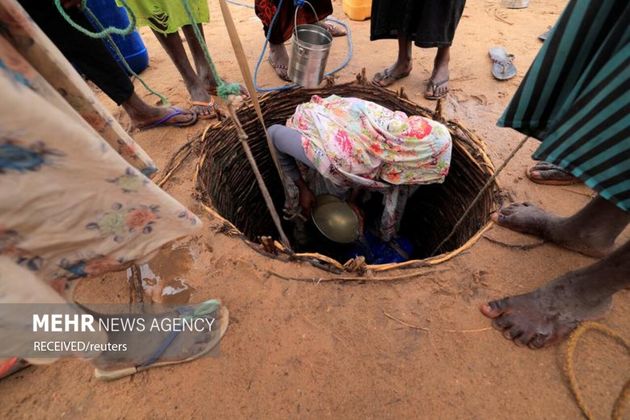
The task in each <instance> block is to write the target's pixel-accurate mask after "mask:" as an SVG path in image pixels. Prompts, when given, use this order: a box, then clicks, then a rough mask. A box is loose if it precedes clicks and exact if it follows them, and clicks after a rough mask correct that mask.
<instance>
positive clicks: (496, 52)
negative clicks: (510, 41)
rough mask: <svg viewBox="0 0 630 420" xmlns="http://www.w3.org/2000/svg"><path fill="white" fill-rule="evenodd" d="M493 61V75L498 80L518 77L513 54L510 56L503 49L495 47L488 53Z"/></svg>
mask: <svg viewBox="0 0 630 420" xmlns="http://www.w3.org/2000/svg"><path fill="white" fill-rule="evenodd" d="M488 54H489V55H490V59H491V60H492V75H493V76H494V77H495V79H498V80H508V79H511V78H512V77H514V76H516V67H515V66H514V63H512V61H513V60H514V55H513V54H508V53H507V51H505V48H503V47H493V48H490V50H489V51H488Z"/></svg>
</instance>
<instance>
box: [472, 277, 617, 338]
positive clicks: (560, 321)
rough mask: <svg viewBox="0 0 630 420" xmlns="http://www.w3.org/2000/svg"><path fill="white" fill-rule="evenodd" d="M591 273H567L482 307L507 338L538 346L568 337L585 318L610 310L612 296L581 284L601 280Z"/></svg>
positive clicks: (591, 318)
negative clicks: (592, 290) (591, 291)
mask: <svg viewBox="0 0 630 420" xmlns="http://www.w3.org/2000/svg"><path fill="white" fill-rule="evenodd" d="M589 275H590V276H593V275H594V273H593V271H592V270H591V271H589V270H582V271H576V272H571V273H567V274H565V275H564V276H561V277H559V278H558V279H556V280H554V281H552V282H550V283H548V284H546V285H545V286H543V287H541V288H539V289H536V290H534V291H533V292H531V293H527V294H524V295H518V296H511V297H506V298H503V299H499V300H495V301H492V302H489V303H486V304H483V305H481V307H480V309H481V312H482V313H483V314H484V315H485V316H487V317H488V318H491V319H493V321H492V326H493V327H494V328H496V329H497V330H499V331H501V332H502V333H503V336H504V337H505V338H507V339H508V340H512V341H514V343H515V344H517V345H519V346H528V347H530V348H532V349H539V348H542V347H545V346H548V345H551V344H554V343H556V342H558V341H559V340H561V339H563V338H565V337H566V336H567V335H569V334H570V333H571V331H573V329H575V328H576V327H577V325H578V324H579V323H580V322H582V321H586V320H593V319H600V318H602V317H604V316H605V314H606V313H607V311H608V310H609V309H610V307H611V304H612V297H611V296H610V295H598V294H594V293H589V292H586V291H585V290H584V289H583V288H581V287H580V285H583V284H585V282H592V281H595V282H596V281H598V279H597V278H594V279H587V278H585V276H589Z"/></svg>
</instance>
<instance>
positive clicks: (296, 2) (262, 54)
mask: <svg viewBox="0 0 630 420" xmlns="http://www.w3.org/2000/svg"><path fill="white" fill-rule="evenodd" d="M226 1H227V2H228V3H231V4H234V5H236V6H241V7H247V8H248V9H253V8H254V7H253V6H251V5H248V4H244V3H239V2H237V1H234V0H226ZM283 2H284V0H280V1H279V2H278V6H277V7H276V13H275V14H274V15H273V18H272V19H271V23H270V24H269V29H268V30H267V36H266V37H265V42H264V43H263V47H262V50H261V51H260V55H259V56H258V61H257V62H256V67H255V68H254V88H255V89H256V91H258V92H276V91H282V90H289V89H293V88H296V87H298V85H297V84H295V83H289V84H287V85H282V86H275V87H270V88H262V87H260V86H258V70H259V69H260V65H261V64H262V62H263V60H264V58H265V53H266V52H267V46H268V45H269V38H270V36H271V29H272V28H273V27H274V25H275V23H276V19H277V17H278V15H279V14H280V9H281V8H282V3H283ZM293 4H294V5H296V6H299V7H302V6H303V5H304V0H293ZM328 20H330V21H332V22H335V23H337V24H339V25H341V26H343V27H344V29H345V30H346V39H347V42H348V54H347V55H346V58H345V59H344V61H343V62H342V63H341V64H340V65H339V66H338V67H336V68H334V69H333V70H331V71H329V72H327V73H325V76H332V75H333V74H335V73H337V72H339V71H341V70H343V69H344V68H346V66H347V65H348V64H349V63H350V60H352V56H353V54H354V49H353V46H352V30H351V29H350V26H349V25H348V24H347V23H345V22H342V21H340V20H339V19H335V18H333V17H328Z"/></svg>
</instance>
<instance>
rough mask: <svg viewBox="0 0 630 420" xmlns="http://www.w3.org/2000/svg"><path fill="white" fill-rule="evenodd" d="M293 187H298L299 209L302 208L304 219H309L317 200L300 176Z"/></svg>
mask: <svg viewBox="0 0 630 420" xmlns="http://www.w3.org/2000/svg"><path fill="white" fill-rule="evenodd" d="M295 185H296V186H297V187H298V190H299V192H300V207H302V214H304V216H306V217H311V210H312V209H313V207H314V206H315V203H316V202H317V199H316V198H315V194H313V191H311V189H310V188H309V187H308V185H306V182H304V179H302V177H301V176H300V178H299V179H298V180H297V181H295Z"/></svg>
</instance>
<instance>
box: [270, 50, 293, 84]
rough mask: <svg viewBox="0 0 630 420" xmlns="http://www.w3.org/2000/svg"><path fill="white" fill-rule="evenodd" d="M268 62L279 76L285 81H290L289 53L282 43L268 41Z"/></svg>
mask: <svg viewBox="0 0 630 420" xmlns="http://www.w3.org/2000/svg"><path fill="white" fill-rule="evenodd" d="M269 64H271V67H273V69H274V70H275V72H276V74H277V75H278V77H279V78H281V79H282V80H284V81H286V82H290V81H291V79H289V54H287V49H286V48H285V46H284V44H271V43H269Z"/></svg>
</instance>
